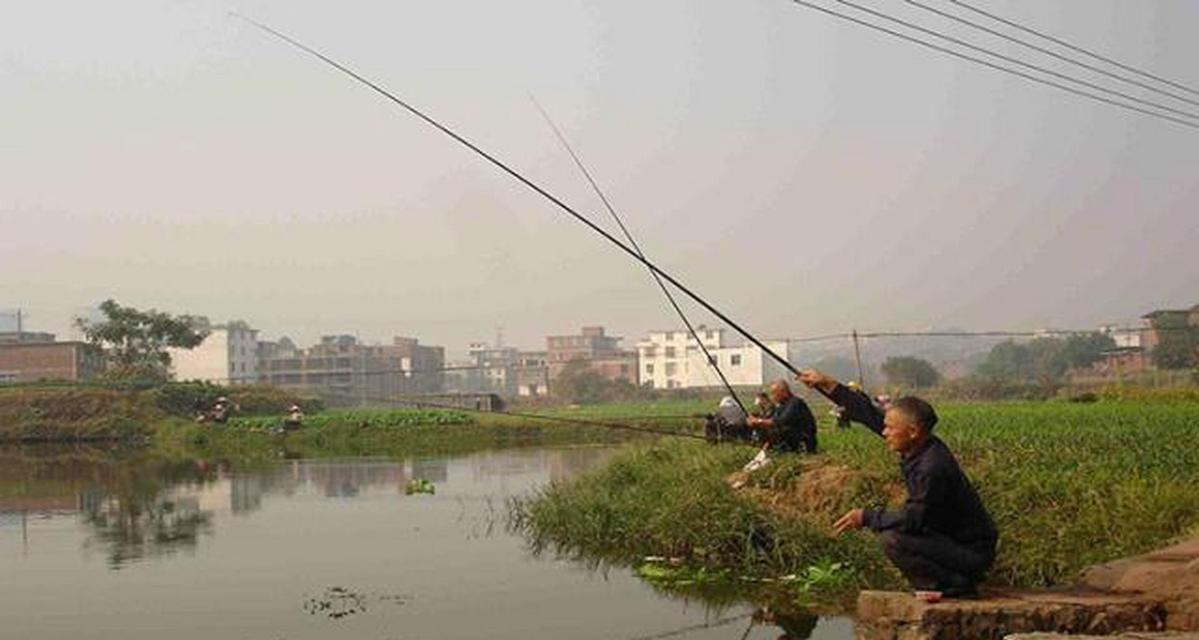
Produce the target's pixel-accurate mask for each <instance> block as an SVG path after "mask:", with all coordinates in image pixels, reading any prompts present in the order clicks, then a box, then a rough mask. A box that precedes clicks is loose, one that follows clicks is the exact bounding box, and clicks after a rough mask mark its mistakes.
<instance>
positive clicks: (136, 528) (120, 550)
mask: <svg viewBox="0 0 1199 640" xmlns="http://www.w3.org/2000/svg"><path fill="white" fill-rule="evenodd" d="M79 502H80V505H81V507H82V512H83V522H84V523H85V524H87V525H88V527H90V529H91V531H92V533H91V536H90V537H88V539H87V540H86V541H84V543H83V545H84V548H85V549H95V548H101V549H103V551H104V554H105V555H106V556H107V558H108V565H109V566H110V567H112V568H114V569H119V568H121V567H122V566H123V565H125V564H127V563H129V562H133V561H136V560H141V559H143V558H148V557H155V556H160V555H165V554H170V553H174V552H176V551H179V550H184V549H191V548H194V547H195V546H196V542H197V540H198V539H199V537H200V536H201V535H205V534H211V533H212V513H211V512H210V511H206V510H202V509H200V501H199V500H197V499H196V498H195V497H192V496H180V497H177V498H176V497H171V496H167V495H155V496H148V497H143V496H130V495H109V494H106V493H104V492H103V491H101V490H95V489H88V490H85V491H84V492H83V493H82V494H81V495H80V498H79Z"/></svg>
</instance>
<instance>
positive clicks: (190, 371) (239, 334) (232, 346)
mask: <svg viewBox="0 0 1199 640" xmlns="http://www.w3.org/2000/svg"><path fill="white" fill-rule="evenodd" d="M207 329H208V332H209V333H208V337H207V338H204V342H201V343H200V345H199V346H197V347H196V348H194V349H170V350H169V352H170V354H171V371H172V372H173V373H174V375H175V379H176V380H202V381H205V382H215V383H218V384H253V383H254V382H255V381H257V379H258V330H257V329H251V328H250V327H249V325H247V324H246V323H244V322H238V321H235V322H230V323H229V324H220V325H213V326H209V327H207Z"/></svg>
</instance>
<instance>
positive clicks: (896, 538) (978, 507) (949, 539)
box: [798, 369, 999, 601]
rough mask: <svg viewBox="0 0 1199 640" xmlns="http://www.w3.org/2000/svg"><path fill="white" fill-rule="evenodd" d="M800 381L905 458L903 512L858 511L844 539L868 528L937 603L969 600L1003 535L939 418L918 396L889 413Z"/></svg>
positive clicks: (808, 377)
mask: <svg viewBox="0 0 1199 640" xmlns="http://www.w3.org/2000/svg"><path fill="white" fill-rule="evenodd" d="M798 378H799V380H800V381H801V382H803V383H804V384H806V385H808V386H809V387H814V388H817V389H819V390H821V391H823V392H825V393H826V394H828V395H829V397H830V398H831V399H832V401H833V402H835V403H837V404H838V405H840V406H842V407H845V415H846V416H847V417H848V418H849V419H850V420H853V421H854V422H860V423H862V424H864V425H866V427H867V428H869V429H870V430H871V431H874V432H875V433H877V434H879V435H881V436H882V437H883V438H884V439H886V441H887V448H889V449H891V450H892V451H894V452H895V453H897V454H899V457H900V461H899V466H900V469H901V470H902V471H903V479H904V484H905V485H907V490H908V499H907V502H905V503H904V505H903V508H902V509H900V510H898V511H882V510H876V509H853V510H851V511H850V512H849V513H846V514H845V515H844V516H841V518H840V519H839V520H837V522H836V524H835V525H834V528H835V530H836V532H837V533H838V534H841V533H844V532H846V531H853V530H855V529H861V528H863V527H866V528H868V529H870V530H872V531H874V532H876V533H878V534H879V538H880V539H881V542H882V545H883V550H884V552H885V553H886V554H887V557H888V558H890V559H891V562H892V563H894V564H895V566H896V567H898V568H899V570H900V572H902V573H903V575H904V577H905V578H907V580H908V582H909V583H910V584H911V585H912V588H913V589H915V590H916V591H917V596H918V597H921V598H922V599H925V600H929V601H936V600H940V599H941V598H942V597H947V598H969V597H974V596H976V595H977V594H978V584H979V583H980V582H981V581H982V579H983V575H984V574H985V573H986V571H987V569H989V568H990V566H991V563H992V562H993V561H994V560H995V544H996V542H997V540H998V537H999V536H998V533H997V532H996V530H995V524H994V522H992V520H991V516H990V514H988V513H987V510H986V507H984V506H983V503H982V500H981V499H980V498H979V497H978V492H976V491H975V490H974V486H973V485H971V484H970V480H969V479H968V478H966V474H965V473H963V472H962V469H961V467H960V466H958V462H957V460H956V459H955V458H954V457H953V453H951V452H950V451H949V447H947V446H945V443H944V442H942V441H941V439H940V438H938V437H936V436H934V435H933V434H932V431H933V427H934V426H936V424H937V414H936V412H935V411H933V408H932V406H931V405H929V404H928V403H927V402H925V401H924V400H921V399H920V398H916V397H914V396H907V397H903V398H899V399H897V400H895V401H894V402H892V403H891V404H890V405H889V406H888V408H887V410H886V413H883V412H882V411H881V410H880V409H879V408H878V407H876V406H875V405H874V404H873V403H871V402H870V401H869V399H867V398H866V396H864V395H863V394H858V393H854V392H853V391H851V390H849V389H848V388H846V387H845V386H843V385H841V384H840V383H838V382H837V381H836V380H834V379H833V378H831V377H829V376H827V375H825V374H823V373H820V372H819V371H815V370H812V369H807V370H804V371H802V372H801V373H800V374H799V376H798Z"/></svg>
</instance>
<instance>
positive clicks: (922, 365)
mask: <svg viewBox="0 0 1199 640" xmlns="http://www.w3.org/2000/svg"><path fill="white" fill-rule="evenodd" d="M883 375H885V376H887V381H888V382H890V383H892V384H898V385H902V386H905V387H911V388H913V389H922V388H925V387H933V386H936V384H937V383H938V382H940V381H941V372H939V371H937V368H936V367H934V366H933V364H932V363H931V362H929V361H928V360H925V359H923V358H916V357H912V356H891V357H890V358H887V359H886V360H885V361H884V362H883Z"/></svg>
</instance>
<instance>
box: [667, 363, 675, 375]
mask: <svg viewBox="0 0 1199 640" xmlns="http://www.w3.org/2000/svg"><path fill="white" fill-rule="evenodd" d="M676 371H678V367H677V366H675V364H674V363H673V362H667V363H666V375H668V376H673V375H674V374H675V372H676Z"/></svg>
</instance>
